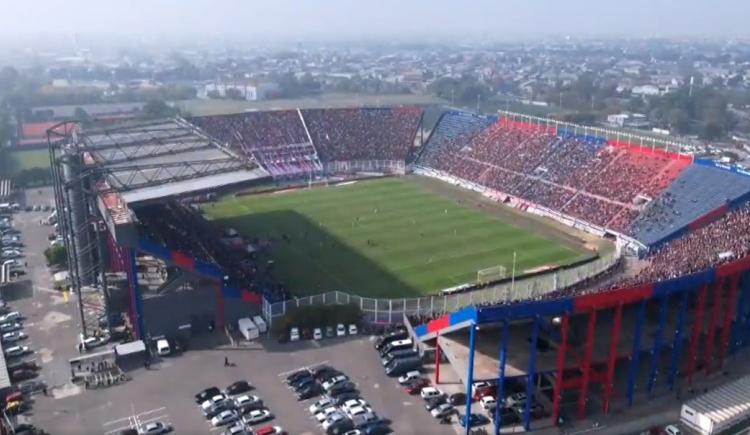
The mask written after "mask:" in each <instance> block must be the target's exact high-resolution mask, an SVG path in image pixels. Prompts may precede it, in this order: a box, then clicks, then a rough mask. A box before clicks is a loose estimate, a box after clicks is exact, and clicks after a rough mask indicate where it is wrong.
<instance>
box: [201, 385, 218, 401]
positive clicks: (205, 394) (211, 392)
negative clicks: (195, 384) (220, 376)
mask: <svg viewBox="0 0 750 435" xmlns="http://www.w3.org/2000/svg"><path fill="white" fill-rule="evenodd" d="M218 394H221V390H219V389H218V388H216V387H208V388H206V389H204V390H203V391H201V392H200V393H198V394H196V395H195V403H203V402H205V401H206V400H208V399H210V398H212V397H214V396H216V395H218Z"/></svg>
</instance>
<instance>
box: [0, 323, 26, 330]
mask: <svg viewBox="0 0 750 435" xmlns="http://www.w3.org/2000/svg"><path fill="white" fill-rule="evenodd" d="M21 329H23V325H21V324H20V323H18V322H10V323H0V332H13V331H19V330H21Z"/></svg>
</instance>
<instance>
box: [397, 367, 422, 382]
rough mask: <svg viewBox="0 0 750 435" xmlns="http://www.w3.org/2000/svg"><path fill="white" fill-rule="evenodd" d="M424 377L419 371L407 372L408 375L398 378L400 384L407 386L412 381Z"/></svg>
mask: <svg viewBox="0 0 750 435" xmlns="http://www.w3.org/2000/svg"><path fill="white" fill-rule="evenodd" d="M421 376H422V374H421V373H420V372H419V370H412V371H410V372H406V374H404V375H402V376H399V377H398V383H399V384H401V385H406V384H408V383H411V381H413V380H416V379H419V378H420V377H421Z"/></svg>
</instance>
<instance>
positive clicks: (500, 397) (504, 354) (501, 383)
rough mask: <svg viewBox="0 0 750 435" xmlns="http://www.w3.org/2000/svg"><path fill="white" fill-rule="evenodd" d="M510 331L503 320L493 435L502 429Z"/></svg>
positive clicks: (498, 434)
mask: <svg viewBox="0 0 750 435" xmlns="http://www.w3.org/2000/svg"><path fill="white" fill-rule="evenodd" d="M509 329H510V322H509V321H508V320H503V329H502V333H501V336H500V357H499V358H498V361H500V365H499V367H498V373H497V395H496V397H495V435H500V427H502V417H503V415H502V412H501V410H502V408H503V405H502V404H503V403H505V363H506V361H507V359H508V330H509Z"/></svg>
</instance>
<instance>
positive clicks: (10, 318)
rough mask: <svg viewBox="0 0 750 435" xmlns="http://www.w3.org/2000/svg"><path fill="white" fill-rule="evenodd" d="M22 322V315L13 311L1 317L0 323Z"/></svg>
mask: <svg viewBox="0 0 750 435" xmlns="http://www.w3.org/2000/svg"><path fill="white" fill-rule="evenodd" d="M18 320H21V313H19V312H18V311H11V312H10V313H8V314H4V315H2V316H0V323H8V322H16V321H18Z"/></svg>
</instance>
